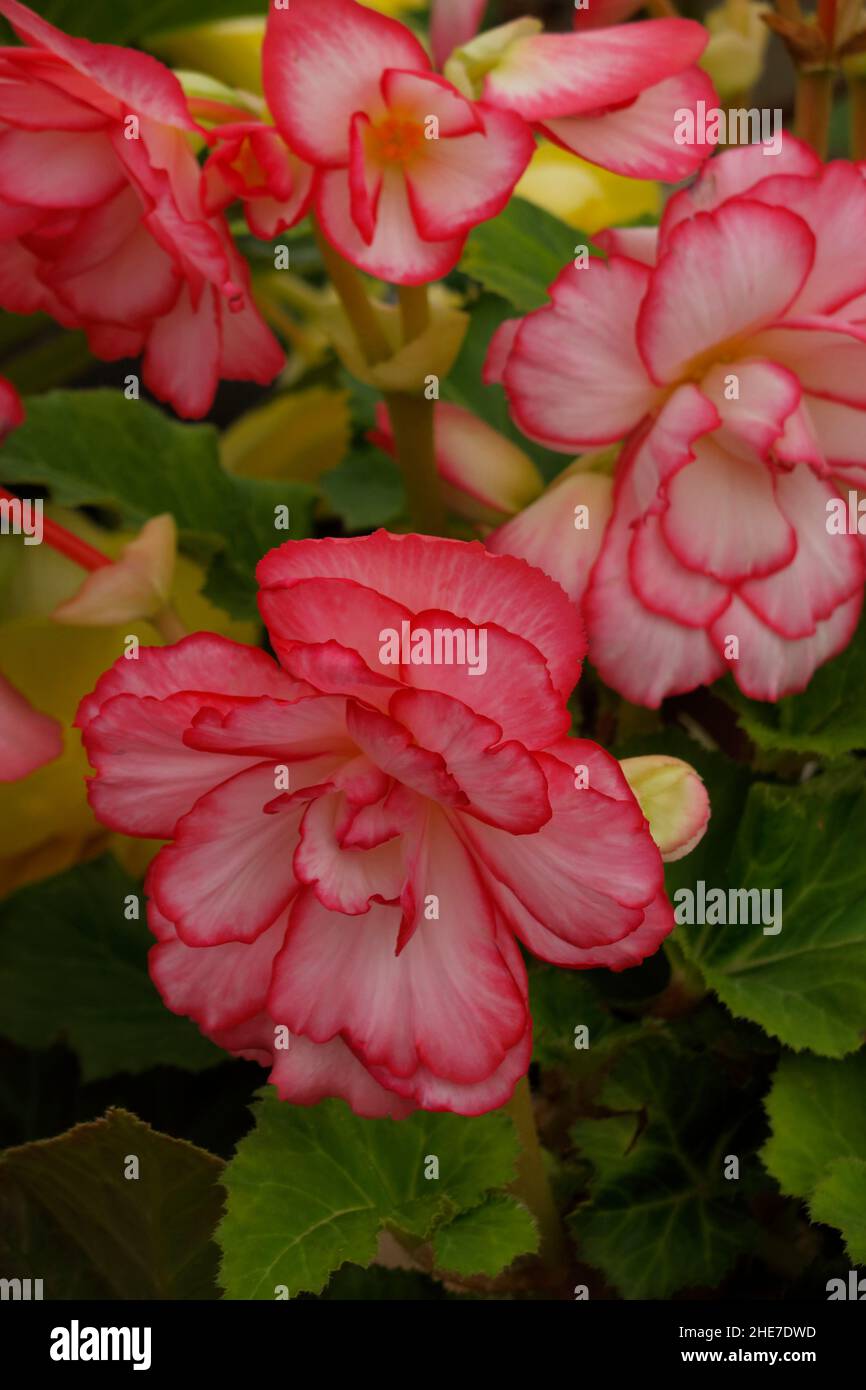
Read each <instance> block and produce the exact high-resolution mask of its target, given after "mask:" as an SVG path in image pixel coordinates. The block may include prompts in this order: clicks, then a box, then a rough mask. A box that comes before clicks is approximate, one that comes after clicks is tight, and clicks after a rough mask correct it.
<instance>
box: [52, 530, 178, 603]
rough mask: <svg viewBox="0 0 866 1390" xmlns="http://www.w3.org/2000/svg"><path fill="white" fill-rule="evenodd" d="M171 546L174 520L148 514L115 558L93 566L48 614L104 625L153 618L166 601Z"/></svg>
mask: <svg viewBox="0 0 866 1390" xmlns="http://www.w3.org/2000/svg"><path fill="white" fill-rule="evenodd" d="M176 550H177V528H176V527H175V523H174V518H173V517H172V516H171V515H169V513H167V512H166V513H165V514H164V515H163V516H155V517H152V518H151V520H150V521H148V522H146V523H145V525H144V526H143V527H142V529H141V533H140V534H139V535H138V537H137V538H136V539H135V540H134V541H132V542H131V543H130V544H129V545H127V546H125V547H124V549H123V550H122V551H121V554H120V558H119V559H118V560H116V561H115V562H114V564H112V565H106V566H105V567H104V568H102V569H98V570H93V571H92V572H91V573H90V574H89V575H88V576H87V578H86V579H85V581H84V583H83V584H82V586H81V588H80V589H79V590H78V592H77V593H76V594H74V595H73V597H72V598H71V599H67V600H66V602H65V603H61V604H60V607H59V608H56V609H55V610H54V613H53V614H52V617H53V618H54V620H55V622H58V623H69V624H72V625H74V626H76V627H107V626H110V625H111V624H112V623H123V622H134V621H135V620H136V619H138V618H151V617H153V616H154V615H155V614H157V613H159V612H160V610H161V609H163V608H165V606H166V604H167V602H168V598H169V594H170V591H171V583H172V579H173V577H174V564H175V558H176Z"/></svg>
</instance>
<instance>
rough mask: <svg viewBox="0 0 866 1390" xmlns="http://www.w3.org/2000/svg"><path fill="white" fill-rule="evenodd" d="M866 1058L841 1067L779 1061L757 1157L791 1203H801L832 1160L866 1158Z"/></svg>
mask: <svg viewBox="0 0 866 1390" xmlns="http://www.w3.org/2000/svg"><path fill="white" fill-rule="evenodd" d="M864 1095H866V1052H862V1051H861V1052H857V1053H854V1054H853V1056H851V1057H846V1058H845V1059H844V1061H841V1062H832V1061H828V1060H827V1059H826V1058H823V1057H809V1056H805V1055H804V1056H798V1057H795V1056H792V1055H790V1054H789V1055H786V1056H784V1057H783V1058H782V1060H781V1061H780V1063H779V1066H778V1068H777V1071H776V1074H775V1076H774V1078H773V1085H772V1088H771V1090H770V1093H769V1095H768V1096H767V1098H766V1100H765V1102H764V1105H765V1108H766V1111H767V1115H768V1117H769V1120H770V1125H771V1127H772V1134H771V1137H770V1138H769V1139H768V1140H767V1143H766V1144H765V1145H764V1148H763V1149H762V1151H761V1158H762V1160H763V1162H764V1165H765V1167H766V1168H767V1170H768V1172H770V1173H771V1174H772V1176H773V1177H774V1178H775V1179H776V1181H777V1182H778V1184H779V1186H780V1187H781V1189H782V1191H783V1192H784V1193H785V1194H786V1195H788V1196H791V1197H806V1196H808V1195H809V1193H810V1192H812V1191H813V1190H814V1189H815V1188H816V1187H817V1185H818V1183H819V1182H821V1181H822V1179H823V1177H824V1175H825V1173H826V1172H827V1169H828V1167H829V1166H830V1164H832V1163H833V1162H834V1161H835V1160H836V1159H838V1158H860V1157H862V1155H864V1154H866V1105H864V1104H863V1097H864Z"/></svg>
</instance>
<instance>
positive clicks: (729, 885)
mask: <svg viewBox="0 0 866 1390" xmlns="http://www.w3.org/2000/svg"><path fill="white" fill-rule="evenodd" d="M864 821H866V778H864V768H863V766H862V765H860V764H854V765H851V766H844V767H840V768H837V769H835V770H833V771H830V772H826V773H824V774H823V775H821V776H819V777H815V778H813V779H812V780H811V781H809V782H806V783H805V784H803V785H801V786H794V787H790V786H771V785H768V784H766V783H756V784H755V785H754V786H752V788H751V790H750V791H749V795H748V798H747V800H746V804H745V810H744V812H743V815H742V817H741V819H740V822H739V826H738V828H737V832H736V838H735V840H734V843H733V847H732V850H731V852H730V853H729V854H724V852H722V853H721V854H720V857H719V858H718V859H717V860H715V861H714V862H712V863H710V862H708V861H707V860H706V859H700V858H699V859H698V860H696V861H692V862H691V863H690V861H689V860H688V859H686V860H683V861H682V864H683V867H682V869H681V870H680V872H679V873H678V874H677V878H678V879H679V883H680V887H679V888H678V889H677V891H676V893H675V895H674V904H675V909H676V910H678V911H680V912H681V913H682V912H684V911H685V910H686V909H687V906H688V903H687V900H686V899H684V898H682V897H680V892H681V889H682V888H690V889H691V890H692V891H693V892H695V894H696V895H697V893H698V891H699V889H698V880H700V879H703V880H704V882H705V885H706V891H707V892H708V891H709V890H710V889H711V888H721V889H723V890H727V889H735V888H736V889H745V890H749V889H758V890H765V891H766V892H767V893H768V894H769V896H768V897H767V899H766V906H767V907H768V908H770V910H771V912H772V910H773V906H774V903H776V902H777V899H775V898H774V896H773V895H774V894H775V893H776V892H777V891H778V892H780V893H781V895H782V897H781V906H782V913H781V920H782V927H781V931H779V932H778V933H776V934H773V928H772V924H771V923H769V922H766V921H763V922H762V921H757V922H756V921H750V922H746V923H745V924H744V923H742V922H740V923H738V924H730V923H729V924H728V925H723V924H721V923H720V924H717V925H712V924H707V925H700V924H696V925H693V926H689V925H687V924H685V923H684V924H683V925H681V926H679V927H678V928H677V929H676V932H675V940H676V941H677V943H678V944H679V945H680V946H681V947H682V949H683V950H684V951H685V953H686V954H687V955H688V956H689V957H690V959H692V960H693V961H694V962H695V963H696V964H697V965H698V967H699V968H700V970H701V972H702V974H703V976H704V978H705V979H706V981H707V983H708V984H709V985H710V986H711V987H712V988H713V989H714V990H715V991H716V993H717V994H718V995H719V998H720V999H721V1000H722V1001H723V1003H725V1004H726V1005H727V1006H728V1008H729V1009H730V1010H731V1012H732V1013H734V1014H736V1015H739V1016H741V1017H743V1018H748V1019H751V1020H752V1021H753V1022H755V1023H759V1024H760V1025H761V1027H762V1028H764V1029H765V1030H766V1031H767V1032H769V1033H772V1034H773V1035H774V1036H775V1037H777V1038H780V1039H781V1040H782V1042H784V1043H787V1045H788V1046H789V1047H792V1048H795V1049H798V1050H799V1049H802V1048H806V1049H808V1050H810V1051H812V1052H818V1053H821V1054H822V1055H824V1056H828V1057H841V1056H843V1055H844V1054H845V1053H846V1052H850V1051H852V1050H853V1049H854V1048H856V1047H859V1045H860V1042H861V1040H862V1036H863V1028H864V1022H866V857H864V854H863V825H864ZM719 848H720V850H723V847H722V846H720V847H719ZM729 901H730V900H729ZM743 905H744V906H746V904H743ZM755 905H756V903H755V900H754V899H753V900H752V903H751V905H750V906H751V908H754V906H755ZM762 910H763V909H762ZM737 913H738V915H741V913H740V909H739V905H738V906H737ZM742 915H749V913H745V914H742ZM765 925H769V926H770V927H771V931H770V932H768V933H765V931H764V926H765Z"/></svg>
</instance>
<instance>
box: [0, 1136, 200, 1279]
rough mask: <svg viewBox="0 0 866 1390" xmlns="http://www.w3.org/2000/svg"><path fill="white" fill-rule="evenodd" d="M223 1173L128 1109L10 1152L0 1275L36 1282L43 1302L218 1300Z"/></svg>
mask: <svg viewBox="0 0 866 1390" xmlns="http://www.w3.org/2000/svg"><path fill="white" fill-rule="evenodd" d="M132 1157H135V1158H136V1159H137V1160H138V1176H137V1177H132V1176H127V1174H130V1173H131V1172H132V1171H133V1169H132V1166H131V1164H130V1158H132ZM221 1171H222V1163H221V1161H220V1159H218V1158H215V1157H214V1155H213V1154H209V1153H205V1152H204V1150H203V1149H197V1148H196V1147H195V1146H194V1145H193V1144H188V1143H186V1141H185V1140H182V1139H172V1138H170V1137H169V1135H167V1134H160V1133H158V1132H157V1131H155V1130H152V1129H151V1128H150V1126H149V1125H146V1124H144V1123H143V1122H142V1121H141V1120H139V1119H137V1118H136V1117H135V1116H134V1115H130V1114H128V1113H127V1112H126V1111H124V1110H109V1111H108V1113H107V1115H106V1116H105V1118H104V1119H101V1120H96V1121H95V1122H93V1123H91V1124H82V1125H76V1127H75V1128H74V1129H71V1130H69V1131H68V1132H67V1133H66V1134H62V1135H60V1136H59V1137H58V1138H56V1139H43V1140H39V1141H38V1142H37V1143H34V1144H25V1145H23V1146H22V1147H21V1148H17V1149H7V1150H6V1152H5V1153H4V1154H3V1155H2V1156H0V1269H2V1270H3V1273H4V1275H7V1274H8V1275H10V1276H11V1277H17V1278H28V1277H29V1278H37V1279H40V1278H41V1279H43V1280H44V1297H45V1298H46V1299H51V1298H60V1299H63V1298H79V1297H83V1298H109V1299H151V1298H156V1299H193V1298H216V1297H217V1296H218V1291H217V1288H216V1273H217V1256H218V1251H217V1249H216V1246H215V1245H214V1243H213V1239H212V1237H213V1232H214V1228H215V1226H216V1223H217V1221H218V1219H219V1215H220V1209H221V1205H222V1197H223V1194H222V1190H221V1188H220V1185H219V1181H220V1173H221Z"/></svg>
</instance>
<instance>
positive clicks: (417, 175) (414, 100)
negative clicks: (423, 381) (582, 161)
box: [263, 0, 534, 285]
mask: <svg viewBox="0 0 866 1390" xmlns="http://www.w3.org/2000/svg"><path fill="white" fill-rule="evenodd" d="M263 73H264V87H265V95H266V97H267V102H268V106H269V108H270V111H271V113H272V115H273V117H274V120H275V122H276V124H277V126H278V128H279V129H280V131H281V132H282V134H283V135H284V136H285V138H286V141H287V143H288V144H289V146H290V147H291V149H292V150H294V152H295V154H296V155H298V156H299V157H300V158H301V159H303V160H306V161H307V162H308V163H309V164H313V165H315V166H317V168H318V169H319V177H318V179H317V183H316V193H315V209H316V216H317V218H318V220H319V222H320V224H321V227H322V230H323V232H324V233H325V235H326V237H327V238H328V240H329V241H330V242H331V243H332V244H333V245H334V246H335V247H336V249H337V250H338V251H339V252H340V253H341V254H342V255H343V256H345V257H346V258H347V259H348V260H350V261H352V262H353V264H355V265H357V266H359V267H360V268H361V269H363V270H366V271H368V272H369V273H370V274H372V275H376V276H379V277H380V278H381V279H384V280H390V281H393V282H394V283H396V284H403V285H411V284H422V283H426V282H428V281H430V280H436V279H439V278H441V276H443V275H446V274H447V273H448V271H450V270H451V269H453V267H454V266H455V265H456V264H457V261H458V260H459V258H460V254H461V251H462V249H463V244H464V241H465V239H466V236H467V235H468V233H469V232H470V231H471V229H472V228H473V227H474V226H475V225H476V224H477V223H478V222H482V221H484V220H485V219H487V218H489V217H494V216H495V215H496V213H498V212H500V211H501V209H502V208H503V207H504V206H505V204H506V203H507V201H508V199H509V197H510V196H511V193H512V190H513V189H514V185H515V184H516V182H517V180H518V179H519V177H520V175H521V174H522V173H523V170H524V169H525V168H526V165H527V163H528V162H529V158H530V156H531V154H532V151H533V149H534V142H533V139H532V136H531V133H530V131H529V129H528V127H527V126H526V123H525V122H524V121H523V120H521V119H520V117H519V116H515V115H512V114H510V113H509V112H506V111H501V110H497V109H493V108H491V107H488V106H487V105H486V104H484V103H478V102H473V101H469V100H467V98H466V97H465V96H462V95H461V94H460V93H459V92H458V91H457V90H456V88H455V87H453V86H452V85H451V83H450V82H446V81H445V79H444V78H443V77H440V76H438V75H437V74H436V73H434V72H432V71H431V67H430V59H429V58H428V56H427V54H426V53H425V51H424V49H423V47H422V46H421V44H420V43H419V41H418V39H416V38H415V36H414V34H413V33H412V32H411V31H410V30H409V29H407V28H406V27H405V25H403V24H400V23H399V21H397V20H393V19H389V18H388V17H386V16H384V15H381V14H378V13H377V12H376V11H375V10H368V9H365V8H364V7H363V6H361V5H358V4H356V3H355V0H293V3H292V4H291V5H290V6H289V8H287V9H284V10H282V9H281V10H276V9H272V10H271V12H270V15H269V17H268V28H267V33H266V35H265V43H264V51H263Z"/></svg>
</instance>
